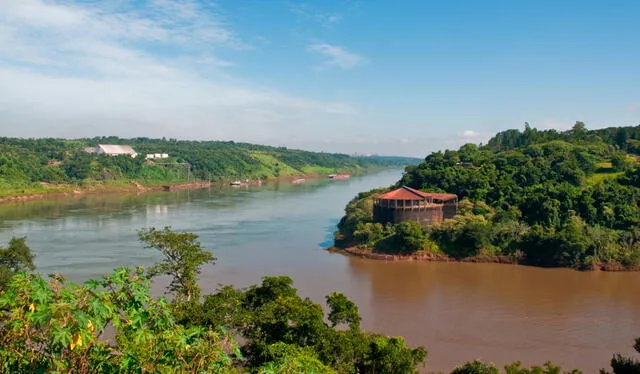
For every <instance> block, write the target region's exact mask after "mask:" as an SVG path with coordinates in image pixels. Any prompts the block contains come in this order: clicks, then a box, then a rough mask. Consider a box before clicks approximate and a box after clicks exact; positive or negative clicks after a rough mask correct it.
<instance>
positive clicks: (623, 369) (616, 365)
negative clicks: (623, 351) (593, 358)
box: [600, 338, 640, 374]
mask: <svg viewBox="0 0 640 374" xmlns="http://www.w3.org/2000/svg"><path fill="white" fill-rule="evenodd" d="M633 349H635V351H636V352H638V353H640V338H637V339H636V341H635V344H634V345H633ZM611 369H613V374H639V373H640V360H638V359H634V358H631V357H624V356H622V355H620V354H615V355H614V356H613V358H612V359H611ZM600 374H609V372H607V371H606V370H605V369H602V370H600Z"/></svg>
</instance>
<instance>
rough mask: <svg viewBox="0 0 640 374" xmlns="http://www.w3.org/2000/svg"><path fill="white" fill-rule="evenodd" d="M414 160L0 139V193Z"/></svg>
mask: <svg viewBox="0 0 640 374" xmlns="http://www.w3.org/2000/svg"><path fill="white" fill-rule="evenodd" d="M97 144H120V145H130V146H132V147H133V149H134V150H135V151H136V152H137V153H138V154H139V156H138V157H136V158H132V157H129V156H114V157H106V156H100V155H96V154H90V153H87V152H84V150H83V149H84V147H87V146H90V147H95V146H96V145H97ZM148 153H166V154H168V155H169V156H170V157H169V158H167V159H160V160H158V159H156V160H151V161H148V162H147V161H146V160H145V157H144V155H145V154H148ZM417 161H418V160H417V159H411V158H404V157H382V156H373V157H352V156H348V155H344V154H333V153H317V152H307V151H301V150H292V149H287V148H284V147H269V146H262V145H254V144H247V143H234V142H223V141H184V140H175V139H169V140H167V139H149V138H135V139H120V138H117V137H99V138H93V139H77V140H65V139H51V138H49V139H21V138H0V197H1V196H3V195H4V196H7V195H12V194H20V193H26V192H30V191H33V190H35V191H38V190H42V189H44V188H46V187H45V186H43V184H52V185H58V184H70V183H73V184H91V183H96V182H98V183H101V182H104V181H129V180H136V181H138V182H140V183H143V184H145V183H152V184H153V183H172V182H174V183H175V182H183V181H187V180H212V181H221V180H229V179H239V178H243V179H244V178H247V179H265V178H272V177H280V176H292V175H302V174H309V173H317V174H328V173H335V172H339V171H356V170H359V169H364V168H372V167H404V166H406V165H408V164H411V163H414V164H415V163H417Z"/></svg>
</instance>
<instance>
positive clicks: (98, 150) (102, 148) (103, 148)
mask: <svg viewBox="0 0 640 374" xmlns="http://www.w3.org/2000/svg"><path fill="white" fill-rule="evenodd" d="M84 151H85V152H88V153H95V154H99V155H107V156H120V155H127V156H131V157H136V156H137V155H138V154H137V153H136V151H134V150H133V148H131V146H130V145H116V144H98V146H97V147H95V148H92V147H86V148H85V149H84Z"/></svg>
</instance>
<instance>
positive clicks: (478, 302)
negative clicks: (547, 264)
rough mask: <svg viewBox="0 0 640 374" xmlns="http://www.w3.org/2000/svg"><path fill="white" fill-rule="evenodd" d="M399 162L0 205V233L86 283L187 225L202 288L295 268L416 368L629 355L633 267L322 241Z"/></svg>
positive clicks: (302, 285)
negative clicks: (394, 251)
mask: <svg viewBox="0 0 640 374" xmlns="http://www.w3.org/2000/svg"><path fill="white" fill-rule="evenodd" d="M400 174H401V171H398V170H391V171H383V172H380V173H375V174H368V175H362V176H354V177H352V178H351V179H350V180H344V181H329V180H325V179H316V180H311V181H308V182H307V183H301V184H295V185H294V184H288V183H271V184H267V185H264V186H262V187H248V188H244V187H241V188H231V187H223V188H211V189H202V190H193V191H177V192H150V193H145V194H141V195H133V194H114V195H95V196H80V197H76V198H68V199H47V200H38V201H28V202H16V203H5V204H0V243H6V242H7V241H8V240H9V239H10V238H11V236H23V235H26V236H27V237H28V244H29V245H30V246H31V247H32V249H33V250H34V252H35V253H36V255H37V257H36V265H37V267H38V270H39V271H41V272H42V273H44V274H47V273H51V272H60V273H63V274H66V275H67V276H68V277H69V278H71V279H73V280H76V281H81V280H85V279H88V278H90V277H94V276H97V275H100V274H104V273H106V272H108V271H110V270H111V269H113V268H115V267H118V266H133V265H144V266H148V265H150V264H152V263H153V262H155V261H156V260H158V255H157V254H156V253H154V252H153V251H152V250H149V249H144V248H143V246H142V245H141V244H140V243H139V242H138V241H137V237H136V230H137V229H140V228H142V227H148V226H155V227H163V226H167V225H170V226H173V227H174V228H175V229H180V230H188V231H192V232H195V233H197V234H198V235H200V240H201V241H202V242H203V244H204V245H205V246H206V247H207V248H210V249H211V250H212V251H213V252H214V253H215V255H216V256H217V257H218V262H217V263H216V264H215V265H211V266H207V267H205V268H204V269H203V273H202V277H201V284H202V287H203V288H204V290H205V292H207V291H213V290H215V288H216V287H217V286H218V285H219V284H234V285H236V286H238V287H245V286H248V285H250V284H253V283H256V282H259V281H260V278H261V277H262V276H265V275H289V276H291V277H292V278H293V279H294V281H295V286H296V287H297V288H298V289H299V292H300V293H301V294H302V295H304V296H308V297H311V298H312V299H314V300H316V301H317V302H322V301H323V299H324V296H325V295H327V294H329V293H331V292H333V291H334V290H337V291H341V292H343V293H345V294H346V295H347V296H349V297H350V298H352V299H353V300H354V301H355V302H356V303H357V304H358V306H359V308H360V311H361V313H362V317H363V327H364V328H365V329H367V330H370V331H375V332H381V333H385V334H390V335H402V336H404V337H405V338H406V340H407V342H408V343H409V344H411V345H422V346H424V347H425V348H426V349H427V350H428V351H429V356H428V359H427V368H426V369H425V370H434V371H440V370H442V371H448V370H451V369H452V368H453V367H454V366H455V365H456V364H460V363H463V362H465V361H468V360H473V359H476V358H481V359H483V360H485V361H492V362H495V363H496V364H498V365H504V364H506V363H509V362H513V361H516V360H519V361H522V362H523V363H525V364H527V365H532V364H538V365H541V364H543V363H544V362H545V361H547V360H551V361H553V362H554V363H556V364H559V365H562V366H563V368H565V369H570V368H579V369H582V370H583V371H585V372H597V370H598V369H599V368H602V367H608V362H609V360H610V358H611V356H612V355H613V353H615V352H620V353H623V354H631V353H632V349H631V345H632V344H633V339H634V338H635V337H637V336H640V293H639V287H640V273H606V272H578V271H574V270H569V269H542V268H533V267H525V266H513V265H499V264H474V263H420V262H383V261H375V260H363V259H357V258H352V257H346V256H343V255H340V254H332V253H329V252H327V251H324V250H323V248H325V247H327V246H328V245H330V244H331V237H332V233H333V231H334V230H335V225H336V223H337V222H338V220H339V218H340V216H341V215H342V212H343V208H344V205H345V204H346V203H347V202H348V201H349V200H350V199H351V198H352V197H353V196H355V195H356V194H357V192H360V191H365V190H369V189H371V188H374V187H380V186H388V185H390V184H391V183H393V182H395V181H396V180H397V179H398V178H399V176H400ZM158 292H159V291H158Z"/></svg>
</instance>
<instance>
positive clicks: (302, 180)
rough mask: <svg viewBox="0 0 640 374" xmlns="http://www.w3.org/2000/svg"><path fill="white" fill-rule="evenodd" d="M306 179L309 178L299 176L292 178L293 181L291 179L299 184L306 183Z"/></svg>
mask: <svg viewBox="0 0 640 374" xmlns="http://www.w3.org/2000/svg"><path fill="white" fill-rule="evenodd" d="M306 181H307V180H306V179H304V178H299V179H294V180H292V181H291V183H295V184H298V183H304V182H306Z"/></svg>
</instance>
